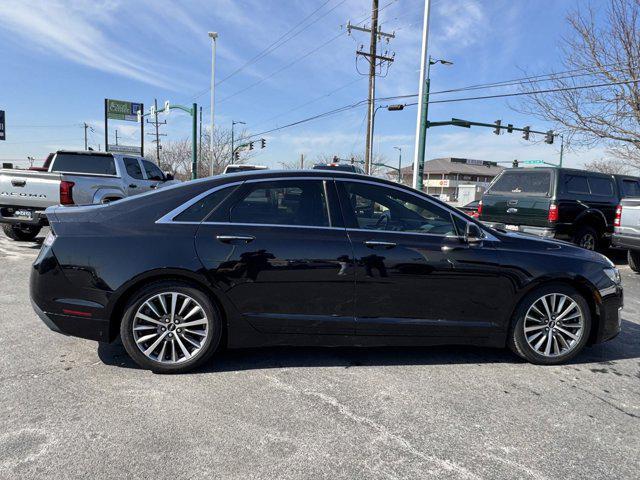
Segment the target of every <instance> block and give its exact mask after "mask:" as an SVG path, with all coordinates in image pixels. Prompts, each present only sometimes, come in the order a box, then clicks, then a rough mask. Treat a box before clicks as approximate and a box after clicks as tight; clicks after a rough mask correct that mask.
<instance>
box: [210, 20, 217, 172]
mask: <svg viewBox="0 0 640 480" xmlns="http://www.w3.org/2000/svg"><path fill="white" fill-rule="evenodd" d="M209 38H211V140H210V142H209V150H210V153H211V160H210V161H209V175H210V176H213V127H214V121H213V119H214V111H215V100H216V93H215V92H216V39H217V38H218V33H217V32H209Z"/></svg>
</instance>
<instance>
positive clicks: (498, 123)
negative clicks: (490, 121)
mask: <svg viewBox="0 0 640 480" xmlns="http://www.w3.org/2000/svg"><path fill="white" fill-rule="evenodd" d="M494 123H495V124H496V128H495V130H493V133H495V134H496V135H500V125H501V124H502V120H496V121H495V122H494Z"/></svg>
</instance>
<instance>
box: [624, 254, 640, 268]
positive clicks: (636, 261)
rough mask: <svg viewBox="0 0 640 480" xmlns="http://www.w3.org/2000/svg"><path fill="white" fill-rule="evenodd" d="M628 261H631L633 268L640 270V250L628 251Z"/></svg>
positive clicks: (630, 264)
mask: <svg viewBox="0 0 640 480" xmlns="http://www.w3.org/2000/svg"><path fill="white" fill-rule="evenodd" d="M627 261H628V262H629V266H630V267H631V270H633V271H634V272H640V252H632V251H631V250H629V251H628V252H627Z"/></svg>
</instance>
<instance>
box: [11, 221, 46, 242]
mask: <svg viewBox="0 0 640 480" xmlns="http://www.w3.org/2000/svg"><path fill="white" fill-rule="evenodd" d="M41 229H42V227H31V226H27V227H21V226H19V225H7V224H4V225H2V230H3V231H4V234H5V235H6V236H7V237H9V238H10V239H11V240H16V241H18V242H28V241H31V240H33V239H34V238H36V237H37V236H38V234H39V233H40V230H41Z"/></svg>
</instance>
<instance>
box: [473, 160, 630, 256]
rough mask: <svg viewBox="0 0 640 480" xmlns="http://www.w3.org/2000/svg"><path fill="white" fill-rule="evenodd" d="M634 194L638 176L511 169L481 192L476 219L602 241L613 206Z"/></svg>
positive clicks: (584, 242) (583, 242) (581, 241)
mask: <svg viewBox="0 0 640 480" xmlns="http://www.w3.org/2000/svg"><path fill="white" fill-rule="evenodd" d="M638 194H640V178H638V177H630V176H623V175H608V174H604V173H597V172H587V171H584V170H576V169H570V168H532V169H523V168H514V169H509V170H505V171H504V172H502V173H501V174H500V175H499V176H498V177H497V178H496V179H495V181H494V182H493V183H492V184H491V186H490V187H489V189H488V190H487V192H486V193H485V194H484V196H483V197H482V204H481V206H480V208H479V212H480V217H479V219H480V220H481V221H482V222H485V223H487V224H490V225H493V226H497V227H498V228H500V227H501V226H500V225H498V224H503V225H502V228H504V229H506V230H514V231H520V232H524V233H533V234H536V235H540V236H543V237H549V238H557V239H561V240H568V241H571V242H574V243H576V244H578V245H580V246H581V247H584V248H587V249H589V250H597V249H599V248H605V247H607V246H608V244H609V241H610V238H611V234H612V233H613V222H614V218H615V212H616V207H617V206H618V204H619V203H620V199H621V198H623V197H630V196H637V195H638Z"/></svg>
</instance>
